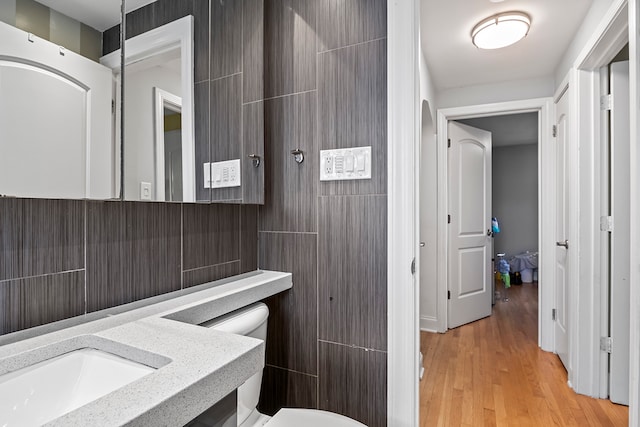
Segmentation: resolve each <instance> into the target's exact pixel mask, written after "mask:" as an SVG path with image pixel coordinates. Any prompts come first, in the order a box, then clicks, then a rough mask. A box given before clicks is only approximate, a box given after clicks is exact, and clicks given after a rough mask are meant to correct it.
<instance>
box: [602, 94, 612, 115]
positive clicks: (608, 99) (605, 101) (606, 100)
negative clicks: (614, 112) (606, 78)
mask: <svg viewBox="0 0 640 427" xmlns="http://www.w3.org/2000/svg"><path fill="white" fill-rule="evenodd" d="M612 106H613V96H612V95H611V94H609V95H602V96H601V97H600V110H601V111H609V110H611V108H612Z"/></svg>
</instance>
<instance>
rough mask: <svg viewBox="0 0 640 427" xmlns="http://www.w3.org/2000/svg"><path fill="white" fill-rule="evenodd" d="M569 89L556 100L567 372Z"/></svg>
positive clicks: (558, 331) (560, 304)
mask: <svg viewBox="0 0 640 427" xmlns="http://www.w3.org/2000/svg"><path fill="white" fill-rule="evenodd" d="M568 92H569V89H567V90H566V91H565V92H564V94H563V95H562V96H561V97H560V99H559V100H558V101H557V102H556V185H557V187H556V241H557V242H556V263H555V276H556V298H555V313H556V315H555V323H554V329H555V352H556V353H557V354H558V356H559V357H560V360H561V361H562V363H563V364H564V366H565V368H566V369H567V371H568V370H569V369H570V368H569V367H570V363H569V313H568V310H567V307H568V305H569V297H570V295H569V293H568V291H569V282H568V264H567V251H568V250H569V244H570V242H569V241H568V235H567V215H568V213H569V206H568V201H569V198H568V197H567V189H568V188H569V183H568V180H569V176H568V173H567V171H568V170H569V168H568V167H567V163H568V161H569V159H568V156H567V143H568V139H569V135H568V133H569V101H568V99H569V93H568Z"/></svg>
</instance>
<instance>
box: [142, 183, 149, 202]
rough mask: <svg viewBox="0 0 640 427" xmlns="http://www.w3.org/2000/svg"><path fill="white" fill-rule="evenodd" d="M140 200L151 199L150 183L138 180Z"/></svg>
mask: <svg viewBox="0 0 640 427" xmlns="http://www.w3.org/2000/svg"><path fill="white" fill-rule="evenodd" d="M140 200H151V183H150V182H144V181H142V182H140Z"/></svg>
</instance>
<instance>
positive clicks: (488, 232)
mask: <svg viewBox="0 0 640 427" xmlns="http://www.w3.org/2000/svg"><path fill="white" fill-rule="evenodd" d="M487 236H489V237H493V231H491V229H490V228H487Z"/></svg>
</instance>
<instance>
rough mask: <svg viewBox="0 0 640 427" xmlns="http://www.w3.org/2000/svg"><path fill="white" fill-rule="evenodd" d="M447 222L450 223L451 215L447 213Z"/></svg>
mask: <svg viewBox="0 0 640 427" xmlns="http://www.w3.org/2000/svg"><path fill="white" fill-rule="evenodd" d="M447 224H451V215H447Z"/></svg>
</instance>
